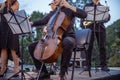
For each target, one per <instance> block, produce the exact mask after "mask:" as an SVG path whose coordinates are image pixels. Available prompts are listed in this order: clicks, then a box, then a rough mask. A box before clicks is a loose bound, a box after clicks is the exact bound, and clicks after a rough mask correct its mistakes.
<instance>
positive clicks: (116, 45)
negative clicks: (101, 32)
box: [107, 19, 120, 66]
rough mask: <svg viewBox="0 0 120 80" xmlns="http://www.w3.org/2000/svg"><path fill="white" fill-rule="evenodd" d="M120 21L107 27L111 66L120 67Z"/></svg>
mask: <svg viewBox="0 0 120 80" xmlns="http://www.w3.org/2000/svg"><path fill="white" fill-rule="evenodd" d="M119 50H120V19H119V20H117V21H115V22H114V23H113V24H112V25H110V26H108V27H107V53H108V56H109V59H108V64H109V66H120V55H119V53H118V51H119Z"/></svg>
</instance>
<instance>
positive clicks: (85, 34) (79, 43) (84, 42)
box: [71, 29, 92, 80]
mask: <svg viewBox="0 0 120 80" xmlns="http://www.w3.org/2000/svg"><path fill="white" fill-rule="evenodd" d="M91 32H92V31H91V30H90V29H82V30H77V31H76V32H75V34H76V45H75V48H74V49H73V53H74V54H73V67H72V76H71V80H73V77H74V68H75V59H76V52H77V51H85V54H87V50H88V47H89V42H90V39H91ZM87 60H88V59H87V57H86V61H87ZM88 72H89V76H90V77H91V72H90V70H89V71H88Z"/></svg>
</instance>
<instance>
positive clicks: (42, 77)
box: [39, 72, 50, 79]
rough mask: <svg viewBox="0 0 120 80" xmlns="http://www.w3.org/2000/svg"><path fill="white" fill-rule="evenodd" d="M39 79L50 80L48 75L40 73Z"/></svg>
mask: <svg viewBox="0 0 120 80" xmlns="http://www.w3.org/2000/svg"><path fill="white" fill-rule="evenodd" d="M39 79H50V73H45V72H42V73H41V74H40V76H39Z"/></svg>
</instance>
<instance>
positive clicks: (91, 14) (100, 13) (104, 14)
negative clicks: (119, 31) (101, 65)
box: [85, 5, 109, 71]
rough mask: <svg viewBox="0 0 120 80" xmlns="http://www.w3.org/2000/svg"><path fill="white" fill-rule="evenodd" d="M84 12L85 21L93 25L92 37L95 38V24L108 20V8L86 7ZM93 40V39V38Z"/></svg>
mask: <svg viewBox="0 0 120 80" xmlns="http://www.w3.org/2000/svg"><path fill="white" fill-rule="evenodd" d="M85 11H86V12H87V14H88V15H87V17H86V18H85V21H90V22H92V23H93V24H94V26H93V27H94V34H93V35H94V37H95V27H96V23H100V22H104V21H106V20H108V18H109V7H108V6H97V5H94V6H86V7H85ZM94 39H95V38H94ZM95 69H96V71H97V70H98V69H97V66H96V63H95Z"/></svg>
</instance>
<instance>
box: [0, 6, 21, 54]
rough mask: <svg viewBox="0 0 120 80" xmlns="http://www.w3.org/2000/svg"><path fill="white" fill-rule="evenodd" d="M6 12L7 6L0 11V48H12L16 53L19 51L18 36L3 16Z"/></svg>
mask: <svg viewBox="0 0 120 80" xmlns="http://www.w3.org/2000/svg"><path fill="white" fill-rule="evenodd" d="M5 13H7V8H6V7H5V8H4V11H3V13H0V49H2V48H5V49H8V50H10V49H14V50H15V51H16V52H17V53H19V37H18V35H14V34H13V33H12V31H11V29H10V27H9V25H8V23H7V21H6V19H5V17H4V16H3V15H4V14H5Z"/></svg>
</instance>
